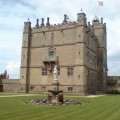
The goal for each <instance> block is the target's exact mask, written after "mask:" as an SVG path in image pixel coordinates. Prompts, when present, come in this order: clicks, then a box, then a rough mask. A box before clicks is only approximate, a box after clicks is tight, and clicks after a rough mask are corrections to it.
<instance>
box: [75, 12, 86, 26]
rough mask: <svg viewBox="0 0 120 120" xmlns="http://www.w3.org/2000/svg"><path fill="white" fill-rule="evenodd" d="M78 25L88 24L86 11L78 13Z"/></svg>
mask: <svg viewBox="0 0 120 120" xmlns="http://www.w3.org/2000/svg"><path fill="white" fill-rule="evenodd" d="M77 25H86V15H85V13H78V14H77Z"/></svg>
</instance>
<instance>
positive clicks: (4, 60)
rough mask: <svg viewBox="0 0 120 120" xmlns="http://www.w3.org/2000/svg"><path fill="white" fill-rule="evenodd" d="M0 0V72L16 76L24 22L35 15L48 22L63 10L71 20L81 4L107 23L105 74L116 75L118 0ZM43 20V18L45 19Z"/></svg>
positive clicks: (119, 59)
mask: <svg viewBox="0 0 120 120" xmlns="http://www.w3.org/2000/svg"><path fill="white" fill-rule="evenodd" d="M100 1H103V6H99V5H98V0H0V73H2V72H4V70H5V69H7V71H8V73H9V75H10V78H19V75H20V62H21V45H22V33H23V25H24V22H25V21H27V19H28V18H29V19H30V21H31V22H32V27H34V26H35V23H36V19H37V18H38V19H40V22H41V18H45V20H46V18H47V17H50V23H51V24H58V23H61V22H62V21H63V16H64V14H67V15H68V16H69V19H70V20H71V21H75V20H76V18H77V13H79V12H80V10H81V8H82V10H83V12H85V14H86V16H87V21H90V22H92V20H93V19H94V17H95V16H98V18H99V19H100V18H101V17H103V20H104V22H106V24H107V49H108V53H107V54H108V69H109V71H108V74H109V75H120V72H119V71H120V55H119V54H120V36H119V34H120V31H119V28H120V1H119V0H114V1H113V0H100ZM45 22H46V21H45Z"/></svg>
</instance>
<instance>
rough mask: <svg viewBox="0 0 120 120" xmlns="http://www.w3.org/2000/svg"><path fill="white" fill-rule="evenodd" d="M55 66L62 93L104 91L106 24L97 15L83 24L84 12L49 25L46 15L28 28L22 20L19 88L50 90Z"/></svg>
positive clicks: (26, 23)
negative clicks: (59, 22) (74, 17)
mask: <svg viewBox="0 0 120 120" xmlns="http://www.w3.org/2000/svg"><path fill="white" fill-rule="evenodd" d="M55 64H57V65H58V67H59V69H58V71H59V82H60V89H61V90H63V91H64V92H74V93H80V94H93V93H96V92H104V91H105V90H106V78H107V49H106V24H105V23H103V19H102V18H101V21H99V19H98V18H97V17H95V19H94V20H93V21H92V24H90V22H88V23H87V21H86V15H85V13H78V14H77V21H73V22H68V20H67V15H64V20H63V22H62V23H61V24H58V25H51V24H50V22H49V17H48V18H47V23H46V25H45V23H44V19H43V18H42V23H41V24H40V25H39V20H38V19H37V23H36V26H35V27H33V28H32V27H31V22H30V21H28V22H25V23H24V31H23V42H22V54H21V68H20V69H21V70H20V91H26V92H27V93H28V92H37V91H48V90H50V89H52V84H51V83H52V82H53V68H54V65H55Z"/></svg>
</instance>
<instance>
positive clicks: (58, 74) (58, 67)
mask: <svg viewBox="0 0 120 120" xmlns="http://www.w3.org/2000/svg"><path fill="white" fill-rule="evenodd" d="M57 70H58V75H60V68H59V67H58V68H57Z"/></svg>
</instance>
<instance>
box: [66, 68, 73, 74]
mask: <svg viewBox="0 0 120 120" xmlns="http://www.w3.org/2000/svg"><path fill="white" fill-rule="evenodd" d="M67 75H70V76H72V75H73V68H72V67H69V68H67Z"/></svg>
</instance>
